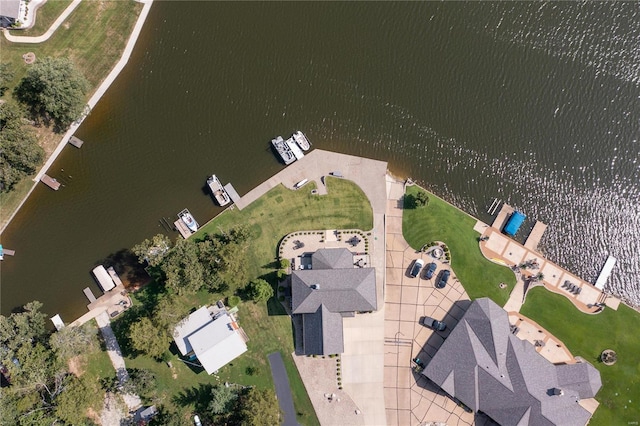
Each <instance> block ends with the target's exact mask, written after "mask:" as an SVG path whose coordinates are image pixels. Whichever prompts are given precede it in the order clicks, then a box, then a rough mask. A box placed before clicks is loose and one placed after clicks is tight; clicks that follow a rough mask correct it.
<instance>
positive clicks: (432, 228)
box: [402, 186, 516, 306]
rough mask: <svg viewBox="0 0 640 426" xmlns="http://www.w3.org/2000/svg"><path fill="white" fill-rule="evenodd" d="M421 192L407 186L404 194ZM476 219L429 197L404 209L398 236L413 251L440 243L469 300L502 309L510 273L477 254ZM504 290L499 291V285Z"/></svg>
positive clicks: (511, 282)
mask: <svg viewBox="0 0 640 426" xmlns="http://www.w3.org/2000/svg"><path fill="white" fill-rule="evenodd" d="M420 190H421V189H420V188H419V187H417V186H409V187H408V188H407V194H406V195H409V194H415V193H416V192H418V191H420ZM475 223H476V220H475V219H474V218H472V217H471V216H469V215H467V214H466V213H465V212H463V211H462V210H460V209H458V208H456V207H454V206H452V205H451V204H449V203H447V202H445V201H444V200H442V199H440V198H438V197H436V196H435V195H433V194H429V204H428V206H426V207H419V208H415V209H411V208H407V209H405V210H404V212H403V216H402V234H403V235H404V238H405V240H407V242H408V243H409V245H410V246H411V247H413V248H414V249H416V250H420V248H421V247H422V246H423V245H424V244H426V243H429V242H431V241H442V242H444V243H445V244H447V246H448V247H449V249H450V250H451V266H452V267H453V270H454V271H455V273H456V275H457V276H458V278H459V279H460V282H461V283H462V285H463V287H464V289H465V290H466V292H467V294H468V295H469V297H470V298H471V299H476V298H479V297H489V298H491V300H493V301H494V302H496V303H497V304H498V305H500V306H503V305H504V304H505V303H506V301H507V300H508V299H509V294H510V293H511V290H512V289H513V287H514V286H515V283H516V278H515V276H514V274H513V272H512V271H511V270H510V269H508V268H506V267H504V266H500V265H496V264H495V263H492V262H490V261H488V260H487V259H486V258H485V257H484V256H483V255H482V253H481V252H480V248H479V245H478V237H479V234H478V233H477V232H476V231H474V230H473V227H474V225H475ZM502 282H503V283H506V284H507V287H506V288H504V289H501V288H500V287H499V284H500V283H502Z"/></svg>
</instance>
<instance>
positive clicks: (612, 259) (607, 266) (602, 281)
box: [595, 256, 616, 290]
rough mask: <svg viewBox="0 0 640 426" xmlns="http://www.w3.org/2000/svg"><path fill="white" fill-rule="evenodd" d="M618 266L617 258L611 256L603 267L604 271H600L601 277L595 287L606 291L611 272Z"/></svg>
mask: <svg viewBox="0 0 640 426" xmlns="http://www.w3.org/2000/svg"><path fill="white" fill-rule="evenodd" d="M614 266H616V258H615V257H613V256H609V258H608V259H607V261H606V262H605V264H604V266H603V267H602V271H600V275H599V276H598V279H597V280H596V283H595V286H596V287H597V288H599V289H600V290H604V285H605V284H606V283H607V280H608V279H609V275H611V271H613V267H614Z"/></svg>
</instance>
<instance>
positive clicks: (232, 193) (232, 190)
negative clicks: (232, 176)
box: [224, 183, 240, 203]
mask: <svg viewBox="0 0 640 426" xmlns="http://www.w3.org/2000/svg"><path fill="white" fill-rule="evenodd" d="M224 190H225V191H227V194H229V198H231V201H233V202H234V203H235V202H236V201H238V200H239V199H240V195H238V192H237V191H236V189H235V188H234V187H233V185H231V184H230V183H228V184H226V185H225V186H224Z"/></svg>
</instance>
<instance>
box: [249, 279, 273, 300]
mask: <svg viewBox="0 0 640 426" xmlns="http://www.w3.org/2000/svg"><path fill="white" fill-rule="evenodd" d="M247 294H248V296H249V297H250V298H251V299H253V301H254V302H266V301H267V300H269V299H270V298H271V297H273V287H271V284H269V283H268V282H266V281H265V280H263V279H261V278H258V279H255V280H253V281H251V282H250V283H249V285H248V288H247Z"/></svg>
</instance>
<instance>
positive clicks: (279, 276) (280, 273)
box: [276, 269, 287, 291]
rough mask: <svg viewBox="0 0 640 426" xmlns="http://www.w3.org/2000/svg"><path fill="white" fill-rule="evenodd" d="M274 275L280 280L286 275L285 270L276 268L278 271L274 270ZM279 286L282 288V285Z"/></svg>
mask: <svg viewBox="0 0 640 426" xmlns="http://www.w3.org/2000/svg"><path fill="white" fill-rule="evenodd" d="M276 276H277V277H278V281H282V280H284V279H285V278H286V277H287V271H285V270H284V269H278V272H276ZM279 288H282V286H280V287H279ZM281 291H282V290H281Z"/></svg>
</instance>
